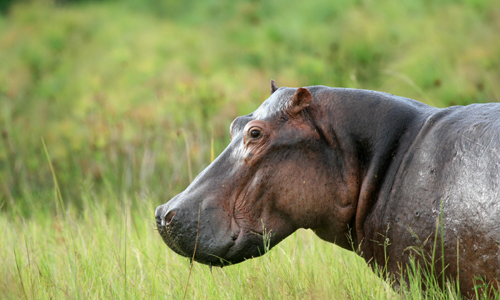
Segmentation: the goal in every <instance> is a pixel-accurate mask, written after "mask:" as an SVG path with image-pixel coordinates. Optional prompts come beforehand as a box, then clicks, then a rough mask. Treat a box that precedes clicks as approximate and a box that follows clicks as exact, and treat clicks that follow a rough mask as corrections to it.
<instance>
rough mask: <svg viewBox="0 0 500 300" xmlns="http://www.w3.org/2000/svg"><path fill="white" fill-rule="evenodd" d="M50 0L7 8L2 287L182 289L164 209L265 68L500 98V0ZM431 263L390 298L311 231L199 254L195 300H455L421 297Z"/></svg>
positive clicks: (249, 104)
mask: <svg viewBox="0 0 500 300" xmlns="http://www.w3.org/2000/svg"><path fill="white" fill-rule="evenodd" d="M56 2H57V3H59V4H55V3H54V1H44V0H33V1H21V2H16V3H14V1H13V2H12V5H11V6H10V7H9V9H8V10H7V11H6V13H3V14H0V226H1V228H3V230H1V231H0V245H1V247H0V265H1V266H2V268H1V271H0V295H2V298H7V299H19V298H27V299H45V298H48V299H61V298H73V299H74V298H76V299H86V298H119V299H128V298H139V299H149V298H165V299H170V298H174V299H175V298H182V296H183V293H184V287H185V284H186V281H187V276H188V272H189V261H188V259H184V258H181V257H179V256H178V255H175V254H174V253H173V252H172V251H170V250H168V249H167V247H166V246H165V245H164V244H163V243H162V241H161V238H159V236H158V234H157V233H156V232H155V227H154V220H153V212H154V208H155V207H156V206H157V205H159V204H161V203H164V202H166V201H167V200H168V199H170V198H171V197H172V196H174V195H175V194H177V193H178V192H180V191H182V189H183V188H185V187H186V186H187V184H188V183H189V181H190V178H192V177H193V176H194V175H196V174H197V173H198V172H199V171H200V170H202V169H203V168H204V167H205V166H206V165H207V164H208V163H209V162H210V160H211V158H212V157H213V156H214V155H217V154H218V153H220V152H221V151H222V150H223V149H224V147H225V145H226V144H227V143H228V141H229V133H228V127H229V124H230V122H231V120H232V119H233V118H234V117H236V116H238V115H242V114H247V113H249V112H251V111H253V110H254V109H256V108H257V107H258V105H259V104H260V103H261V102H262V101H263V100H264V99H265V98H267V96H268V94H269V84H268V83H269V79H270V78H274V79H276V80H277V82H278V84H279V85H280V86H307V85H314V84H324V85H329V86H343V87H354V88H365V89H376V90H381V91H385V92H390V93H394V94H397V95H401V96H406V97H411V98H415V99H417V100H420V101H424V102H427V103H429V104H432V105H436V106H439V107H445V106H449V105H455V104H468V103H472V102H487V101H499V99H500V92H499V90H498V82H500V71H499V70H500V38H499V32H500V23H499V22H498V20H499V19H500V5H498V4H497V1H494V0H485V1H480V0H462V1H458V0H457V1H451V0H449V1H446V0H442V1H416V0H414V1H413V0H406V1H396V0H384V1H363V0H359V1H327V0H319V1H315V2H314V3H310V2H307V1H284V0H277V1H229V0H222V1H203V2H199V1H197V2H194V1H163V2H162V1H152V0H147V1H138V0H123V1H112V0H109V1H77V2H78V3H71V2H72V1H56ZM42 138H43V140H44V141H45V143H46V147H47V153H48V154H49V155H50V160H49V161H48V160H47V156H46V153H45V150H44V147H43V144H42ZM212 145H213V146H212ZM212 153H213V154H212ZM51 165H52V167H53V170H54V171H53V172H52V171H51V168H50V166H51ZM53 174H55V176H56V177H57V182H58V186H59V188H60V192H57V193H56V192H55V189H54V179H53ZM421 271H425V268H423V269H421V268H416V267H415V268H413V269H412V268H411V266H410V269H409V270H408V272H409V273H411V272H414V274H415V275H414V276H413V277H411V280H410V285H409V286H407V287H404V288H402V289H401V290H400V291H399V292H395V291H393V290H392V289H391V288H390V285H391V283H392V281H391V280H392V279H387V280H380V279H379V278H378V277H377V276H376V275H375V274H374V273H373V272H372V271H371V270H370V269H369V268H368V267H366V264H365V263H364V262H363V261H362V259H361V258H359V257H357V256H356V255H355V254H354V253H349V252H346V251H343V250H341V249H339V248H337V247H335V246H333V245H332V244H327V243H324V242H322V241H320V240H319V239H318V238H315V237H314V235H313V234H311V233H310V232H309V231H303V230H301V231H299V232H298V233H296V234H294V235H293V236H292V237H290V238H288V239H287V240H285V241H284V242H282V243H281V244H279V245H278V246H277V247H276V248H275V249H273V250H271V251H270V253H269V254H268V255H266V256H264V257H262V258H259V259H257V260H250V261H248V262H245V263H243V264H240V265H236V266H231V267H228V268H224V269H214V270H213V273H210V272H209V270H208V268H207V267H205V266H201V265H199V264H195V265H194V267H193V270H192V277H191V279H190V282H189V285H188V288H187V292H188V295H187V298H197V299H205V298H212V299H226V298H231V299H232V298H235V299H263V298H264V299H304V298H311V299H313V298H314V299H344V298H347V299H349V298H351V299H358V298H362V299H399V298H400V297H402V296H403V294H405V293H406V294H407V296H406V297H407V298H416V299H432V298H434V297H437V298H438V299H457V297H458V294H457V293H456V292H454V291H453V289H452V287H453V285H450V286H451V288H450V289H449V290H448V289H447V290H445V291H441V290H438V289H437V288H436V289H435V292H434V294H432V293H424V294H422V293H421V292H420V289H419V287H420V286H421V284H422V278H424V279H425V276H424V275H422V273H419V272H421ZM382 275H384V274H382ZM382 277H384V276H382ZM450 290H451V291H450ZM408 293H409V294H408ZM435 295H437V296H435ZM419 297H420V298H419Z"/></svg>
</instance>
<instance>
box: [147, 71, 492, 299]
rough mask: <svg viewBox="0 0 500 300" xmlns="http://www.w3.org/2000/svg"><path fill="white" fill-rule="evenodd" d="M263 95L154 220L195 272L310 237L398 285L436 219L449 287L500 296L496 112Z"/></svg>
mask: <svg viewBox="0 0 500 300" xmlns="http://www.w3.org/2000/svg"><path fill="white" fill-rule="evenodd" d="M271 93H272V94H271V97H269V99H267V100H266V101H265V102H264V103H263V104H262V105H261V106H260V107H259V108H258V109H257V110H256V111H255V112H253V113H251V114H249V115H246V116H241V117H238V118H236V119H235V120H234V121H233V123H232V124H231V128H230V130H231V137H232V139H231V143H230V144H229V145H228V147H227V148H226V149H225V150H224V152H222V153H221V155H220V156H219V157H218V158H217V159H216V160H215V161H214V162H213V163H212V164H210V165H209V166H208V167H207V168H206V169H205V170H204V171H203V172H201V173H200V174H199V175H198V177H197V178H196V179H195V180H194V181H193V182H192V183H191V184H190V185H189V187H188V188H187V189H186V190H185V191H183V192H182V193H180V194H179V195H177V196H175V197H174V198H173V199H171V200H170V201H169V202H167V203H166V204H164V205H161V206H159V207H158V208H157V209H156V220H157V226H158V231H159V233H160V235H161V236H162V238H163V240H164V242H165V243H166V244H167V245H168V246H169V247H170V248H171V249H172V250H174V251H175V252H177V253H178V254H180V255H183V256H187V257H191V256H192V255H193V251H194V249H195V244H196V253H195V260H196V261H198V262H200V263H204V264H209V265H213V266H223V265H226V264H235V263H239V262H242V261H244V260H246V259H250V258H252V257H257V256H259V255H261V254H262V253H263V249H264V247H263V238H262V234H263V228H265V230H266V232H270V233H271V234H270V236H271V238H270V246H271V247H273V246H274V245H276V244H277V243H279V242H280V241H281V240H283V239H284V238H286V237H287V236H288V235H290V234H291V233H293V232H294V231H295V230H297V229H298V228H310V229H312V230H313V231H314V232H315V233H316V234H317V235H318V236H319V237H320V238H322V239H324V240H326V241H329V242H332V243H335V244H337V245H339V246H341V247H343V248H346V249H349V250H352V249H353V248H356V249H359V250H360V252H359V253H360V255H361V256H363V258H364V259H365V260H366V261H368V262H370V263H372V262H376V263H377V264H378V265H381V266H384V265H386V264H387V267H388V270H389V271H390V272H391V273H392V274H395V275H396V276H395V278H398V277H400V276H399V274H400V273H401V267H400V266H401V265H402V264H404V263H408V261H409V260H408V259H409V256H410V254H411V253H412V250H411V249H412V248H413V249H420V250H423V251H424V253H425V255H426V257H427V259H430V257H431V255H432V246H433V244H434V235H435V232H436V224H437V220H438V217H439V216H440V211H442V216H443V228H444V230H443V233H442V235H443V237H444V261H445V265H446V266H447V267H446V269H445V274H446V275H447V276H448V277H449V278H453V279H456V278H457V277H459V280H460V288H461V291H462V293H463V294H464V295H467V294H468V295H472V294H473V287H474V278H475V276H479V275H480V276H482V277H483V278H484V279H486V281H487V282H490V283H492V284H493V286H494V287H496V288H498V283H496V280H498V279H499V278H500V104H498V103H490V104H473V105H469V106H464V107H463V106H454V107H450V108H445V109H438V108H434V107H430V106H427V105H425V104H422V103H420V102H417V101H414V100H411V99H407V98H401V97H397V96H393V95H390V94H385V93H380V92H374V91H366V90H355V89H341V88H329V87H324V86H311V87H307V88H298V89H296V88H279V89H278V88H277V86H276V84H275V83H274V81H273V82H272V85H271ZM441 205H442V209H441ZM197 233H198V235H197ZM349 237H350V238H349ZM440 237H441V233H439V234H438V242H437V249H436V253H437V254H438V257H440V256H441V255H440V254H441V240H440ZM386 238H387V239H389V241H390V245H388V246H387V248H386V250H387V255H386V256H385V255H384V246H383V244H384V240H386ZM196 240H197V242H196ZM457 246H458V250H457ZM457 251H458V253H459V260H458V266H457ZM413 253H414V252H413ZM420 259H421V258H420ZM386 260H387V261H386ZM441 264H442V261H441V258H439V260H437V262H436V263H435V266H436V272H437V274H439V273H440V272H441ZM457 270H458V272H457ZM457 273H459V274H457Z"/></svg>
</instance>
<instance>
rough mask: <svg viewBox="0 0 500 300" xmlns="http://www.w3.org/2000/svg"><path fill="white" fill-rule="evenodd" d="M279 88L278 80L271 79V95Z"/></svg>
mask: <svg viewBox="0 0 500 300" xmlns="http://www.w3.org/2000/svg"><path fill="white" fill-rule="evenodd" d="M276 90H278V85H277V84H276V81H274V80H273V79H271V95H272V94H273V93H274V92H276Z"/></svg>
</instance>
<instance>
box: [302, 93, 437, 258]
mask: <svg viewBox="0 0 500 300" xmlns="http://www.w3.org/2000/svg"><path fill="white" fill-rule="evenodd" d="M311 92H312V93H313V95H314V98H315V99H317V102H316V103H315V107H318V106H319V107H320V109H315V107H312V108H311V110H310V111H311V114H312V119H313V120H315V123H316V124H315V126H316V127H317V128H318V129H319V130H321V131H322V134H323V135H324V136H325V137H326V138H327V139H328V143H329V144H330V146H331V147H332V149H333V151H336V152H337V153H338V154H339V155H341V156H342V158H343V159H342V160H343V165H342V167H341V173H342V176H341V177H342V181H343V182H341V183H340V184H342V185H344V186H345V187H346V188H345V190H344V192H343V194H341V195H340V199H336V200H335V201H340V202H341V207H344V208H346V209H345V210H344V212H343V213H344V216H343V218H344V219H345V220H346V222H347V224H346V228H344V229H343V230H345V232H335V233H334V234H332V233H331V232H328V229H326V230H317V231H316V233H317V234H318V236H319V237H321V238H323V239H325V240H329V241H331V242H335V243H336V244H338V245H339V246H341V247H344V248H348V249H350V250H352V249H353V246H355V247H356V248H357V247H358V246H359V245H360V244H362V243H363V242H364V240H365V236H364V231H363V225H364V221H365V219H366V217H367V216H368V214H369V213H370V210H371V208H372V207H373V205H374V204H375V202H376V201H377V199H379V197H383V196H384V195H387V194H388V192H390V189H391V188H392V182H393V181H394V178H395V176H396V173H397V170H398V168H399V165H400V164H401V161H402V159H403V157H404V155H405V153H406V152H407V150H408V148H409V147H410V145H411V143H412V142H413V140H414V138H415V136H416V135H417V133H418V132H419V130H420V128H422V126H423V124H424V123H425V120H426V119H427V118H428V117H429V116H430V115H431V114H432V113H433V112H434V111H436V110H437V109H436V108H433V107H430V106H428V105H425V104H423V103H420V102H417V101H415V100H411V99H407V98H401V97H397V96H393V95H390V94H386V93H380V92H374V91H366V90H355V89H333V88H326V87H312V88H311ZM318 124H321V125H318ZM327 218H328V217H327ZM335 230H338V229H335ZM349 232H350V235H351V238H352V241H350V240H349V239H348V238H347V239H344V238H343V236H346V235H348V234H349ZM332 239H333V240H332ZM351 242H352V243H351Z"/></svg>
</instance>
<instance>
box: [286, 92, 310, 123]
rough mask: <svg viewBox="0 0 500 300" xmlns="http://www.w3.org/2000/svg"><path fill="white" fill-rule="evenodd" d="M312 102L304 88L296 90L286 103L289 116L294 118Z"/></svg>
mask: <svg viewBox="0 0 500 300" xmlns="http://www.w3.org/2000/svg"><path fill="white" fill-rule="evenodd" d="M311 101H312V95H311V92H309V90H308V89H306V88H298V89H297V91H296V92H295V95H293V97H292V99H291V100H290V102H289V103H288V112H289V113H290V115H292V116H295V115H297V114H298V113H299V112H301V111H302V110H303V109H304V108H306V107H308V106H309V104H310V103H311Z"/></svg>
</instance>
